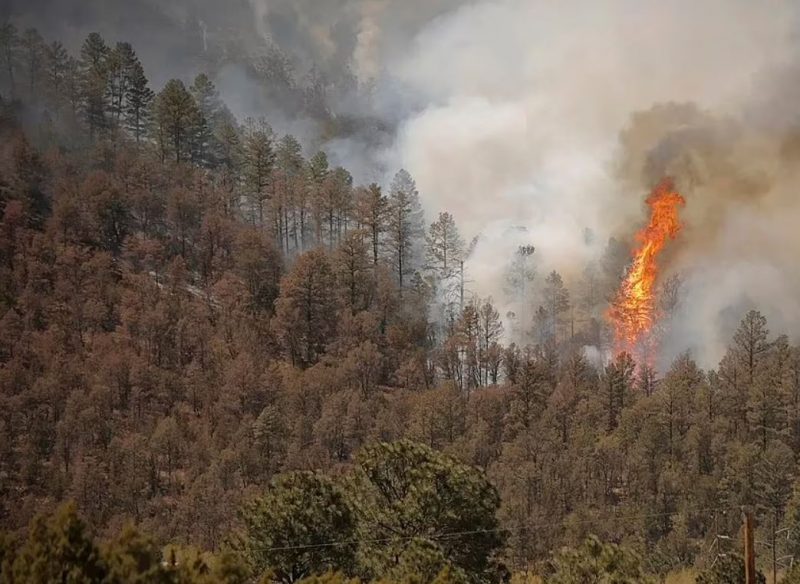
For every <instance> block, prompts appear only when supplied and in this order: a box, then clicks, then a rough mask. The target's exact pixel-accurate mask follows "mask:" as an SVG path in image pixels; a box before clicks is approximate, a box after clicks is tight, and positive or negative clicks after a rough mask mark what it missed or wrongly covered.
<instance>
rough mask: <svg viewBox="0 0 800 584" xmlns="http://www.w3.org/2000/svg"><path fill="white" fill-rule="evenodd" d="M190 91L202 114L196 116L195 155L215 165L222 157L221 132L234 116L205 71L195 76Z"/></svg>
mask: <svg viewBox="0 0 800 584" xmlns="http://www.w3.org/2000/svg"><path fill="white" fill-rule="evenodd" d="M189 91H190V92H191V94H192V97H194V101H195V103H196V104H197V110H198V113H199V114H200V115H198V116H196V123H195V128H194V142H195V144H196V150H197V152H196V154H195V157H196V158H197V162H198V163H199V164H200V165H202V166H208V167H213V166H215V165H216V164H217V161H218V160H219V159H220V158H222V152H221V144H220V140H219V138H220V133H221V132H222V131H223V128H224V127H225V128H226V124H228V123H229V122H230V121H231V119H232V116H231V114H230V112H228V111H227V109H226V108H225V106H224V104H223V103H222V100H221V99H220V97H219V92H218V91H217V88H216V87H215V86H214V83H212V81H211V80H210V79H209V78H208V75H206V74H205V73H200V74H199V75H197V77H195V78H194V81H193V82H192V86H191V87H190V88H189ZM226 129H227V128H226Z"/></svg>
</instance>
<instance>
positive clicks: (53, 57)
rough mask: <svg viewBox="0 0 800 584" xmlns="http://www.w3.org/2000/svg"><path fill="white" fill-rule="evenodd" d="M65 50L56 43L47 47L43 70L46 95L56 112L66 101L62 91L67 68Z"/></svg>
mask: <svg viewBox="0 0 800 584" xmlns="http://www.w3.org/2000/svg"><path fill="white" fill-rule="evenodd" d="M69 59H70V57H69V55H68V54H67V50H66V49H65V48H64V45H62V44H61V43H60V42H58V41H54V42H52V43H51V44H50V45H48V46H47V48H46V52H45V69H46V72H47V95H48V99H49V101H50V103H51V104H52V106H53V109H55V110H58V109H59V108H60V107H61V105H62V104H63V103H64V102H65V101H66V99H65V96H64V90H65V87H64V86H65V85H66V79H67V75H68V67H69Z"/></svg>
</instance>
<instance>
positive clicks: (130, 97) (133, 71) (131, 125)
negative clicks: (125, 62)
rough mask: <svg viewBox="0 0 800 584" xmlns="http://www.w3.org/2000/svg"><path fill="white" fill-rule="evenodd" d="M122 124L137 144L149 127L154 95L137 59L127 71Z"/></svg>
mask: <svg viewBox="0 0 800 584" xmlns="http://www.w3.org/2000/svg"><path fill="white" fill-rule="evenodd" d="M127 75H128V80H127V81H126V84H125V87H126V94H125V110H124V116H125V117H124V122H125V128H126V129H127V130H128V131H129V132H130V133H131V134H132V135H133V137H134V139H135V140H136V143H137V144H139V143H140V142H141V140H142V138H143V137H144V136H145V135H146V133H147V130H148V127H149V125H150V118H151V113H152V112H151V106H152V104H153V99H154V98H155V94H154V93H153V90H152V89H150V87H148V82H147V77H145V74H144V68H143V67H142V64H141V63H140V62H139V61H138V59H137V60H136V61H135V62H134V63H133V64H132V65H131V66H130V68H129V69H128V71H127Z"/></svg>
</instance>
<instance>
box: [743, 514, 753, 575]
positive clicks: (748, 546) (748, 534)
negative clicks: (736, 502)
mask: <svg viewBox="0 0 800 584" xmlns="http://www.w3.org/2000/svg"><path fill="white" fill-rule="evenodd" d="M742 515H743V520H744V582H745V584H756V551H755V542H754V541H753V514H752V513H751V512H750V511H749V510H744V511H743V512H742Z"/></svg>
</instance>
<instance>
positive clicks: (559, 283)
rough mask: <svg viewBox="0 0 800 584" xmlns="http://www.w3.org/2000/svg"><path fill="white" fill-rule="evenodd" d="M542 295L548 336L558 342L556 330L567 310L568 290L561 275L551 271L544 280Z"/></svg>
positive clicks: (568, 304)
mask: <svg viewBox="0 0 800 584" xmlns="http://www.w3.org/2000/svg"><path fill="white" fill-rule="evenodd" d="M544 283H545V286H544V292H543V295H542V300H543V306H544V309H545V312H546V313H547V322H548V336H549V338H551V339H553V340H554V341H558V328H559V325H560V324H561V319H562V315H563V314H564V313H565V312H566V311H568V310H569V306H570V303H569V290H567V288H566V287H565V286H564V281H563V280H562V279H561V275H560V274H559V273H558V272H556V271H555V270H553V271H552V272H550V274H549V275H548V276H547V278H545V281H544Z"/></svg>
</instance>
